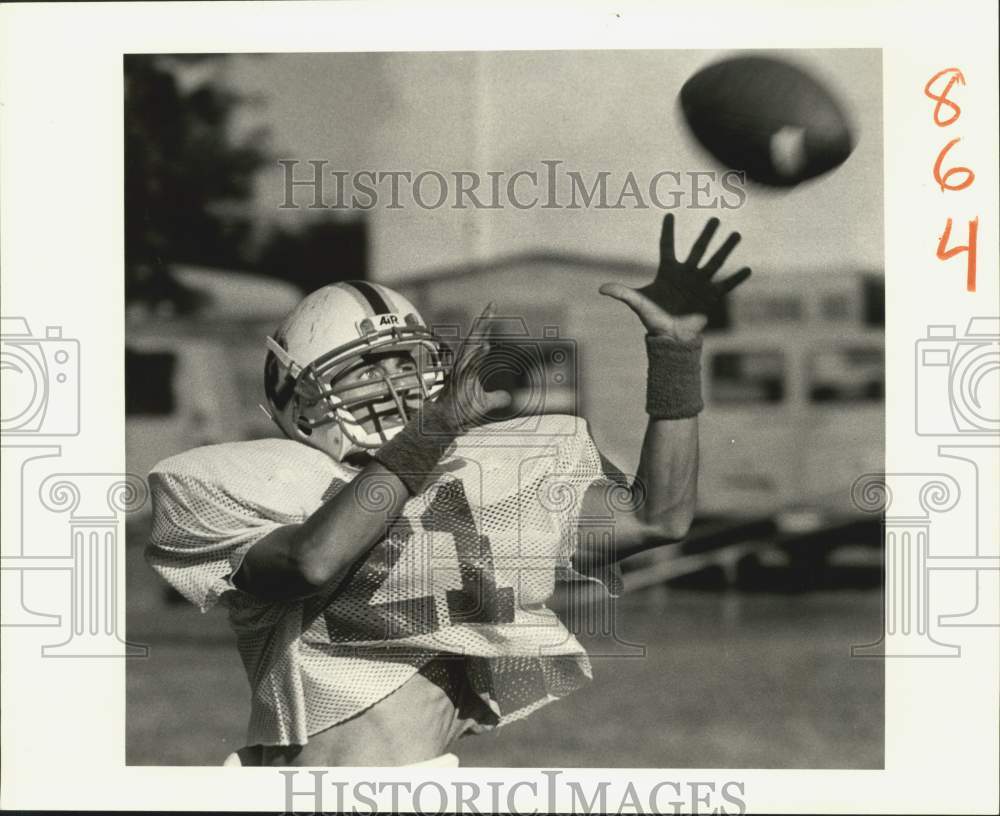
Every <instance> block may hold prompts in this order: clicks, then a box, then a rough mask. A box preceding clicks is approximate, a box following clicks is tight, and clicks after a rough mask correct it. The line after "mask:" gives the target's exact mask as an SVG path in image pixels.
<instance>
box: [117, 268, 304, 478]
mask: <svg viewBox="0 0 1000 816" xmlns="http://www.w3.org/2000/svg"><path fill="white" fill-rule="evenodd" d="M174 274H175V276H176V277H177V278H178V280H179V281H180V282H181V283H182V284H184V285H185V286H186V287H187V288H189V289H191V290H193V291H194V292H195V293H197V294H198V295H199V296H200V297H199V298H198V299H199V301H200V302H202V304H203V305H202V306H201V307H200V308H199V309H198V310H197V311H195V312H194V313H192V314H190V315H185V316H181V315H177V314H173V313H169V312H167V313H163V312H155V311H152V312H151V311H149V310H147V309H144V308H132V309H130V310H129V311H128V313H127V314H126V333H125V336H126V341H125V435H126V460H127V466H128V470H129V472H130V473H136V474H138V475H140V476H142V477H143V478H145V477H146V476H147V475H148V473H149V470H150V468H151V467H152V466H153V465H154V464H156V463H157V462H158V461H160V460H161V459H163V458H164V457H166V456H171V455H173V454H175V453H179V452H181V451H184V450H188V449H189V448H193V447H197V446H199V445H207V444H212V443H216V442H228V441H233V440H239V439H252V438H256V437H261V436H270V435H273V434H274V432H275V430H276V429H275V428H274V426H273V424H272V423H271V420H270V419H268V417H267V416H266V415H265V414H264V412H263V411H261V410H260V408H259V407H258V405H259V404H260V403H261V402H262V401H263V398H264V393H263V370H264V353H265V352H264V338H265V337H266V336H267V335H268V334H270V333H271V332H273V331H274V329H275V327H276V326H277V325H278V323H279V322H280V321H281V319H282V318H283V317H284V316H285V315H286V314H287V313H288V312H289V311H290V310H291V309H292V308H293V307H294V306H295V304H297V303H298V301H299V299H300V298H301V293H300V291H299V290H298V288H296V287H295V286H293V285H291V284H288V283H284V282H281V281H277V280H274V279H271V278H264V277H259V276H256V275H247V274H243V273H239V272H229V271H223V270H218V269H206V268H203V267H190V266H188V267H185V266H179V267H177V268H176V269H175V271H174Z"/></svg>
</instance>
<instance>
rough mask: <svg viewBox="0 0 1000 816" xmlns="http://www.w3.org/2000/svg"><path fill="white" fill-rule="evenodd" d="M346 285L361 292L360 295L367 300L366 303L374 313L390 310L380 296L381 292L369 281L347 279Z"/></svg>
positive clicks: (383, 312) (384, 312)
mask: <svg viewBox="0 0 1000 816" xmlns="http://www.w3.org/2000/svg"><path fill="white" fill-rule="evenodd" d="M347 285H348V286H352V287H354V288H355V289H357V290H358V292H360V293H361V296H362V297H364V299H365V300H366V301H368V305H369V306H371V307H372V308H373V309H374V310H375V314H386V313H387V312H391V311H392V309H391V308H389V304H388V303H386V302H385V298H384V297H382V293H381V292H379V290H378V289H376V288H375V287H374V286H372V285H371V284H370V283H366V282H365V281H347Z"/></svg>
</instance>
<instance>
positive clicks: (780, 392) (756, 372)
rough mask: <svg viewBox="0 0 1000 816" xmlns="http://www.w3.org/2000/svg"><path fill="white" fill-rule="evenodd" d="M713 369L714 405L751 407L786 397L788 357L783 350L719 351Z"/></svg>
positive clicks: (712, 364)
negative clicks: (786, 357) (748, 405)
mask: <svg viewBox="0 0 1000 816" xmlns="http://www.w3.org/2000/svg"><path fill="white" fill-rule="evenodd" d="M710 370H711V389H710V394H711V400H712V402H713V403H717V404H723V405H747V404H754V403H762V402H772V403H774V402H781V401H782V400H783V399H784V398H785V357H784V355H783V354H782V353H781V352H780V351H774V350H767V351H724V352H719V353H717V354H715V355H714V356H713V357H712V363H711V369H710Z"/></svg>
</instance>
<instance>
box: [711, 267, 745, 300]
mask: <svg viewBox="0 0 1000 816" xmlns="http://www.w3.org/2000/svg"><path fill="white" fill-rule="evenodd" d="M749 277H750V267H749V266H744V267H743V268H742V269H741V270H740V271H739V272H734V273H733V274H732V275H730V276H729V277H728V278H725V279H723V280H721V281H719V282H718V283H717V284H715V289H716V291H717V292H718V293H719V294H720V295H724V294H726V293H727V292H732V291H733V289H735V288H736V287H737V286H739V285H740V284H741V283H743V281H745V280H746V279H747V278H749Z"/></svg>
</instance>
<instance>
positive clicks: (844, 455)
mask: <svg viewBox="0 0 1000 816" xmlns="http://www.w3.org/2000/svg"><path fill="white" fill-rule="evenodd" d="M652 274H653V270H652V269H651V268H648V267H646V266H644V265H642V264H635V263H628V262H622V261H616V260H605V259H598V258H593V257H589V256H576V255H567V254H558V253H534V254H524V255H516V256H511V257H508V258H503V259H499V260H497V261H495V262H493V263H484V264H479V265H468V266H464V267H462V268H454V269H453V268H447V269H438V270H433V271H430V272H427V273H424V274H421V275H416V276H413V277H411V278H410V279H408V281H407V282H406V283H404V284H402V285H398V288H400V289H401V290H402V291H403V292H404V294H406V295H407V296H409V297H410V298H411V299H412V300H413V301H414V302H415V303H416V304H417V306H418V308H420V309H421V311H422V312H423V313H424V315H425V316H426V317H427V319H428V320H429V321H430V322H431V323H432V324H433V326H434V328H435V331H437V332H438V333H439V334H440V335H442V336H444V337H445V338H447V337H449V336H450V337H459V336H464V334H465V333H466V332H467V331H468V329H469V327H470V325H471V321H472V319H473V318H474V317H475V316H476V315H478V314H479V313H480V311H481V310H482V308H483V307H484V305H485V304H486V303H488V302H489V301H491V300H492V301H495V302H496V303H497V305H498V310H499V311H498V321H497V325H498V327H499V332H498V333H499V335H500V337H499V341H498V343H497V350H496V351H495V352H494V353H493V354H492V355H491V357H490V360H489V363H488V366H487V369H486V372H485V375H484V376H485V380H486V385H487V387H488V388H504V389H506V390H508V391H510V392H511V394H512V396H513V402H512V406H511V408H510V409H509V410H508V412H507V414H506V415H505V418H508V419H515V420H517V421H518V422H519V423H520V424H521V427H523V428H525V429H529V428H530V427H531V426H532V423H533V422H534V421H535V417H537V415H539V414H543V413H575V414H580V415H583V416H585V417H586V418H587V419H588V421H589V423H590V429H591V433H592V434H593V436H594V438H595V440H596V441H597V443H598V445H599V446H600V448H601V450H602V452H604V453H605V455H606V456H608V457H609V458H610V459H611V460H612V461H613V462H615V463H616V464H617V465H618V466H619V467H621V468H622V469H623V470H625V471H626V472H634V470H635V468H636V466H637V464H638V455H639V450H640V446H641V443H642V435H643V431H644V429H645V425H646V414H645V411H644V399H645V377H646V360H645V349H644V341H643V333H642V330H641V328H640V326H639V323H638V322H637V320H636V319H635V317H634V316H633V315H632V314H631V313H630V312H629V311H628V310H627V309H626V308H625V307H624V306H623V305H621V304H619V303H617V302H616V301H613V300H610V299H608V298H605V297H604V296H602V295H600V294H598V292H597V289H598V287H599V286H600V284H601V283H603V282H605V281H611V280H614V281H621V282H623V283H625V284H627V285H632V286H639V285H642V284H644V283H645V282H647V281H648V280H649V279H650V278H651V276H652ZM178 277H179V278H180V279H181V280H182V282H183V283H184V284H185V285H187V286H190V287H192V288H195V289H197V290H199V291H200V292H201V293H203V294H205V295H206V296H207V297H206V298H205V303H206V305H205V306H204V307H203V308H202V309H201V310H200V311H199V312H197V313H196V314H194V315H192V316H189V317H179V316H176V315H158V314H151V313H149V312H145V311H140V312H136V313H132V314H130V315H129V319H128V327H127V338H128V340H127V344H126V395H127V399H126V408H127V416H126V433H127V455H128V467H129V470H130V471H131V472H134V473H138V474H140V475H142V476H145V475H146V474H147V473H148V471H149V468H150V467H152V465H153V464H155V463H156V462H157V461H159V460H160V459H162V458H163V457H165V456H169V455H171V454H174V453H177V452H180V451H183V450H186V449H189V448H192V447H195V446H198V445H203V444H210V443H214V442H223V441H231V440H237V439H250V438H257V437H260V436H269V435H274V433H275V429H274V426H273V425H272V423H271V422H270V420H269V419H268V417H267V416H266V415H265V414H264V412H263V411H261V410H260V408H259V407H258V406H259V403H260V402H261V401H262V396H263V395H262V370H263V359H264V343H263V341H264V337H265V336H266V335H267V334H268V333H270V332H271V331H273V330H274V328H275V326H276V325H277V323H278V322H279V321H280V320H281V318H282V317H283V316H284V315H285V314H286V313H287V312H288V311H289V310H290V309H291V308H293V307H294V305H295V304H296V303H297V301H298V299H299V297H300V294H299V291H298V289H297V288H296V287H294V286H291V285H289V284H284V283H281V282H277V281H275V280H272V279H266V278H259V277H256V276H252V275H245V274H240V273H236V272H225V271H219V270H209V269H202V268H192V267H188V268H182V269H180V270H179V272H178ZM882 292H883V288H882V278H881V276H880V275H877V274H866V273H861V272H848V271H838V272H822V273H820V272H809V271H802V270H796V271H789V272H786V273H780V274H779V273H763V274H760V273H758V274H757V275H755V276H754V278H753V280H752V285H748V286H745V287H741V288H740V289H738V290H736V292H735V293H734V294H733V296H732V297H731V299H730V303H729V306H728V308H727V310H726V311H725V312H724V313H719V314H716V315H714V316H713V323H712V325H711V326H710V331H709V332H708V333H707V335H706V342H705V352H704V361H703V372H704V373H703V391H704V395H705V401H706V410H705V412H704V413H703V414H702V415H701V418H700V427H701V433H700V439H701V476H700V483H699V508H700V512H701V513H702V514H706V515H741V516H747V515H749V516H756V515H773V514H776V513H780V512H785V513H806V514H810V513H812V514H818V515H819V516H821V517H822V518H823V519H827V518H828V517H842V516H844V515H847V514H850V513H851V512H852V508H851V505H850V486H851V484H852V483H853V481H854V480H855V479H856V478H857V477H858V476H860V475H862V474H864V473H869V472H878V471H881V470H882V469H883V460H884V379H885V371H884V337H883V329H884V327H883V325H882V324H883V323H884V318H883V303H882Z"/></svg>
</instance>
